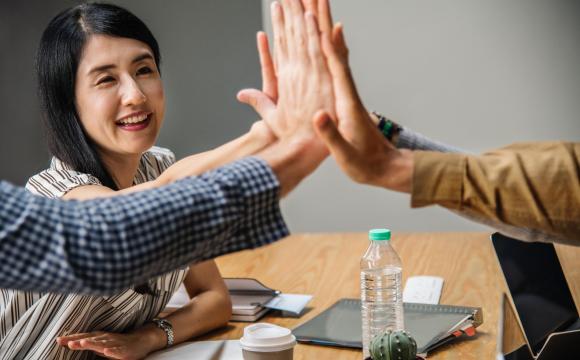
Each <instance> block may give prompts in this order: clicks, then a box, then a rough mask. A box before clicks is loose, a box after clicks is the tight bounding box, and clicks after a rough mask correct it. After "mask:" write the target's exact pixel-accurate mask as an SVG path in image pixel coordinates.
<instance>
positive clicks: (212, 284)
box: [57, 260, 232, 359]
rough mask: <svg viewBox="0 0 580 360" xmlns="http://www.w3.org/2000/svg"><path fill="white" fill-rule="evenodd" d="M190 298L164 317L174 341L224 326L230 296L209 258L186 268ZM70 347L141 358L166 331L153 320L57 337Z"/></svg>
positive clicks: (162, 342)
mask: <svg viewBox="0 0 580 360" xmlns="http://www.w3.org/2000/svg"><path fill="white" fill-rule="evenodd" d="M183 283H184V285H185V288H186V290H187V292H188V294H189V296H190V298H191V301H190V302H189V303H188V304H187V305H185V306H183V307H182V308H180V309H178V310H176V311H175V312H173V313H171V314H170V315H169V316H167V317H166V318H165V319H166V320H168V321H169V322H170V323H171V324H172V326H173V334H174V344H179V343H181V342H184V341H187V340H190V339H191V338H193V337H195V336H199V335H201V334H204V333H206V332H208V331H210V330H213V329H215V328H218V327H222V326H225V325H226V324H227V323H228V320H229V319H230V317H231V314H232V303H231V300H230V296H229V293H228V290H227V287H226V284H225V283H224V281H223V279H222V277H221V275H220V272H219V270H218V268H217V266H216V264H215V262H214V261H213V260H209V261H205V262H202V263H199V264H197V265H194V266H192V267H190V268H189V272H188V273H187V276H186V277H185V280H184V281H183ZM57 342H58V344H59V345H61V346H68V348H69V349H71V350H80V351H82V350H89V351H94V352H95V353H97V354H99V355H100V356H104V357H107V358H112V359H124V358H126V357H127V356H130V357H131V358H136V359H141V358H144V357H146V356H147V355H149V354H150V353H152V352H154V351H157V350H161V349H164V348H165V347H166V346H167V334H166V333H165V331H163V330H161V329H159V328H158V327H157V325H155V324H153V323H147V324H145V325H143V326H141V327H140V328H138V329H136V330H134V331H131V332H129V333H125V334H121V333H111V332H102V331H97V332H91V333H83V334H73V335H67V336H63V337H60V338H58V339H57Z"/></svg>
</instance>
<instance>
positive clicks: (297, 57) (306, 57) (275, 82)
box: [238, 0, 334, 136]
mask: <svg viewBox="0 0 580 360" xmlns="http://www.w3.org/2000/svg"><path fill="white" fill-rule="evenodd" d="M317 5H318V4H317V2H316V1H312V0H310V1H303V2H302V3H301V2H300V1H299V0H283V1H282V5H280V4H279V3H277V2H275V3H273V4H272V25H273V30H274V54H275V61H274V59H273V58H272V56H271V54H270V50H269V46H268V38H267V36H266V34H265V33H263V32H259V33H258V36H257V43H258V53H259V57H260V65H261V69H262V82H263V86H262V91H260V90H256V89H244V90H242V91H240V92H239V93H238V100H240V101H241V102H243V103H247V104H249V105H250V106H252V107H253V108H254V109H255V110H256V112H258V114H259V115H260V116H261V117H262V118H263V119H266V120H267V123H268V125H270V127H271V128H272V130H273V132H274V133H275V134H276V135H277V136H280V135H281V134H282V133H284V132H285V131H287V130H289V129H290V130H291V129H292V126H290V124H289V123H288V121H289V119H296V118H299V117H300V116H302V115H303V114H305V113H309V112H311V113H312V114H313V113H314V112H315V111H317V110H320V109H325V110H327V111H328V112H329V113H331V114H333V113H334V98H333V93H332V83H331V78H330V74H329V72H328V69H327V67H326V62H325V59H324V56H323V54H322V50H321V48H320V44H321V42H320V33H319V27H320V28H322V27H323V26H327V25H323V24H325V21H326V20H324V19H323V21H322V22H321V23H320V25H319V24H318V23H317V21H316V16H315V13H317V12H318V11H319V10H318V8H317ZM305 10H306V11H305ZM303 120H305V119H303ZM290 121H291V120H290ZM303 122H304V121H303ZM295 125H296V124H295ZM309 126H310V125H309Z"/></svg>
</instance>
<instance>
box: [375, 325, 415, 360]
mask: <svg viewBox="0 0 580 360" xmlns="http://www.w3.org/2000/svg"><path fill="white" fill-rule="evenodd" d="M369 351H370V353H371V359H372V360H415V359H416V356H417V343H416V342H415V339H413V338H412V337H411V334H409V333H408V332H406V331H395V332H393V331H392V330H388V331H386V332H384V333H382V334H379V335H377V336H375V337H374V339H372V340H371V344H370V347H369Z"/></svg>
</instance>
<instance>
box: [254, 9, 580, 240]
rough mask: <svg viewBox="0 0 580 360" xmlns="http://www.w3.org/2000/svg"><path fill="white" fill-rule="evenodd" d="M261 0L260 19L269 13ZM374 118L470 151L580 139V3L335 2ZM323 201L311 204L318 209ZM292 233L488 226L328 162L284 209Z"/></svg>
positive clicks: (362, 92) (450, 228)
mask: <svg viewBox="0 0 580 360" xmlns="http://www.w3.org/2000/svg"><path fill="white" fill-rule="evenodd" d="M268 3H269V1H267V0H264V1H263V5H264V10H265V11H264V22H265V24H267V25H268V23H269V19H268V16H266V14H269V11H268V8H267V5H268ZM331 5H332V7H333V13H334V19H335V21H341V22H343V24H344V26H345V31H346V35H347V41H348V44H349V47H350V50H351V65H352V69H353V72H354V75H355V78H356V80H357V84H358V87H359V91H360V93H361V95H362V98H363V99H364V101H365V104H366V106H367V108H368V109H373V110H377V111H380V112H383V113H384V114H386V115H388V116H390V117H392V118H393V119H395V120H398V121H399V122H400V123H402V124H404V125H406V126H409V127H411V128H413V129H414V130H417V131H419V132H421V133H423V134H426V135H429V136H430V137H432V138H435V139H438V140H442V141H445V142H447V143H450V144H454V145H456V146H460V147H463V148H465V149H467V150H470V151H475V152H480V151H484V150H486V149H491V148H494V147H499V146H502V145H507V144H509V143H512V142H515V141H526V140H528V141H529V140H554V139H562V140H573V141H579V140H580V101H579V100H580V71H579V68H580V66H579V65H580V3H579V2H577V1H572V0H570V1H563V0H551V1H543V0H538V1H532V0H512V1H503V0H486V1H471V0H467V1H466V0H438V1H418V0H399V1H389V0H364V1H352V0H332V1H331ZM312 199H315V201H312ZM284 211H285V213H286V215H287V218H288V220H289V222H290V224H291V227H292V228H293V229H294V230H298V231H309V230H337V231H354V230H366V229H369V228H372V227H377V226H388V227H391V228H393V229H395V230H409V231H419V230H425V231H439V230H441V231H444V230H471V229H483V228H482V227H479V226H476V225H473V224H470V223H468V222H466V221H464V220H462V219H460V218H458V217H455V216H453V215H451V214H449V213H447V212H446V211H444V210H441V209H437V208H428V209H419V210H411V209H409V197H408V196H403V195H400V194H396V193H392V192H387V191H381V190H379V189H372V188H369V187H359V186H356V185H353V184H352V183H350V182H349V181H348V180H347V179H346V178H345V176H343V175H342V174H341V173H340V172H339V171H338V170H337V167H336V165H335V163H334V161H332V160H327V162H326V163H325V164H324V166H323V167H322V168H321V169H320V170H319V171H318V172H317V173H316V174H315V175H314V176H313V177H312V178H310V179H309V180H308V181H306V182H305V184H303V186H302V187H301V188H299V189H298V190H297V191H296V192H295V193H293V194H291V195H290V198H289V199H288V201H287V202H286V203H285V204H284Z"/></svg>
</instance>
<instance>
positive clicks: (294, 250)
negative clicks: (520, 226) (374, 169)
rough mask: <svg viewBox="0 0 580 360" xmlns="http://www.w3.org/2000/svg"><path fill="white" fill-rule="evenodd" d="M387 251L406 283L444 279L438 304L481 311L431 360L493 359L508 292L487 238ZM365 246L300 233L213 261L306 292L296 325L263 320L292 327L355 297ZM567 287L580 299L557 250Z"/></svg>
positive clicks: (564, 251)
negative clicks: (461, 336) (469, 328)
mask: <svg viewBox="0 0 580 360" xmlns="http://www.w3.org/2000/svg"><path fill="white" fill-rule="evenodd" d="M392 242H393V246H394V248H395V249H396V251H397V253H398V254H399V256H400V257H401V259H402V261H403V278H404V281H405V280H406V278H407V277H408V276H413V275H435V276H441V277H443V278H444V279H445V284H444V286H443V293H442V296H441V304H450V305H464V306H479V307H481V308H482V309H483V317H484V323H483V325H482V326H480V327H479V328H478V334H477V335H476V337H474V338H472V339H469V340H466V341H457V342H455V343H453V344H451V345H448V346H446V347H444V348H443V350H440V351H435V352H433V353H432V354H430V356H429V359H462V360H463V359H493V358H494V354H495V349H496V333H497V318H498V310H499V302H500V297H501V294H502V292H503V291H505V289H506V285H505V282H504V279H503V276H502V275H501V273H500V269H499V265H498V263H497V260H496V257H495V253H494V251H493V248H492V245H491V241H490V240H489V234H486V233H424V234H423V233H421V234H419V233H410V234H399V233H398V234H394V239H393V240H392ZM367 246H368V240H367V235H366V234H364V233H353V234H303V235H293V236H290V237H288V238H286V239H284V240H282V241H280V242H278V243H275V244H272V245H270V246H266V247H263V248H260V249H256V250H252V251H244V252H240V253H236V254H232V255H227V256H223V257H221V258H219V259H217V263H218V266H219V268H220V270H221V273H222V275H223V276H224V277H250V278H256V279H258V280H260V281H261V282H263V283H264V284H266V285H267V286H270V287H273V288H275V289H277V290H281V291H282V292H288V293H299V294H311V295H313V296H314V298H313V299H312V301H311V302H310V303H309V307H311V308H312V309H311V310H310V311H308V312H307V313H306V314H304V315H303V316H302V317H301V318H299V319H293V318H281V317H275V316H272V315H269V316H266V317H264V318H263V319H262V320H261V321H266V322H270V323H274V324H278V325H281V326H284V327H288V328H294V327H295V326H297V325H298V324H301V323H302V322H304V321H306V320H308V319H311V318H312V317H314V316H316V315H318V314H319V313H320V312H322V311H323V310H325V309H326V308H328V307H329V306H330V305H332V304H333V303H334V302H336V301H337V300H338V299H340V298H344V297H350V298H358V297H359V296H360V295H359V293H360V288H359V287H360V284H359V260H360V257H361V256H362V254H363V253H364V251H365V249H366V248H367ZM557 251H558V254H559V255H560V260H561V262H562V264H563V267H564V269H565V271H566V274H567V277H568V282H569V283H570V287H571V288H572V291H573V293H574V295H575V300H576V304H577V305H578V304H579V302H578V300H579V299H580V267H578V266H577V265H576V264H579V263H580V247H579V248H574V247H566V246H557ZM246 325H248V324H247V323H235V322H232V323H230V326H228V327H227V328H225V329H222V330H218V331H214V332H212V333H210V334H209V335H207V336H205V337H203V339H204V340H217V339H239V338H240V337H241V336H242V332H243V328H244V327H245V326H246ZM361 358H362V353H361V351H356V350H351V349H343V348H331V347H323V346H315V345H302V344H298V345H297V346H296V348H295V356H294V359H297V360H298V359H333V360H336V359H353V360H354V359H356V360H360V359H361Z"/></svg>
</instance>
